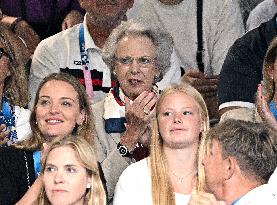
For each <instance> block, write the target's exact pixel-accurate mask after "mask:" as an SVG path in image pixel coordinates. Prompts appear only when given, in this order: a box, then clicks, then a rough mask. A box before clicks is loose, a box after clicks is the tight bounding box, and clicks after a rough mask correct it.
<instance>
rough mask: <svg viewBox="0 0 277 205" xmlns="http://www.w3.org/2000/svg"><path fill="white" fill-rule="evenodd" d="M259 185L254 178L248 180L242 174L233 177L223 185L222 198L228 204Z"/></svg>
mask: <svg viewBox="0 0 277 205" xmlns="http://www.w3.org/2000/svg"><path fill="white" fill-rule="evenodd" d="M260 185H261V183H260V182H258V181H256V180H255V179H253V180H252V179H251V180H248V179H246V178H245V177H244V176H239V177H233V178H232V179H230V180H228V182H226V183H225V184H224V185H223V200H224V201H225V202H226V204H227V205H230V204H232V203H233V202H234V201H236V200H238V199H240V198H241V197H243V196H244V195H245V194H247V193H248V192H250V191H251V190H252V189H254V188H256V187H258V186H260Z"/></svg>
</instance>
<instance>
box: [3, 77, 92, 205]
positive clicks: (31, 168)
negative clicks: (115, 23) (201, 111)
mask: <svg viewBox="0 0 277 205" xmlns="http://www.w3.org/2000/svg"><path fill="white" fill-rule="evenodd" d="M92 120H93V116H92V113H91V109H90V102H89V100H88V97H87V95H86V92H85V90H84V88H83V87H82V86H81V85H80V84H79V82H78V81H77V80H76V79H75V78H74V77H72V76H70V75H68V74H63V73H58V74H57V73H53V74H51V75H49V76H48V77H47V78H45V79H44V81H42V83H41V84H40V86H39V89H38V92H37V95H36V98H35V106H34V108H33V110H32V113H31V116H30V125H31V130H32V133H31V135H30V137H29V138H28V139H26V140H24V141H20V142H17V143H15V144H13V145H12V146H9V147H1V148H0V184H1V188H0V204H1V205H11V204H16V203H17V202H18V204H20V203H22V204H33V202H34V201H35V200H36V199H37V197H38V195H39V192H40V189H41V186H42V177H41V176H40V175H39V174H38V173H39V172H40V159H41V156H42V155H43V153H44V152H45V150H46V149H47V144H49V143H50V142H51V141H52V140H53V139H55V137H57V136H65V135H69V134H73V135H77V136H78V137H80V138H84V139H85V140H87V141H88V142H89V143H90V144H93V143H94V137H95V129H94V127H93V121H92Z"/></svg>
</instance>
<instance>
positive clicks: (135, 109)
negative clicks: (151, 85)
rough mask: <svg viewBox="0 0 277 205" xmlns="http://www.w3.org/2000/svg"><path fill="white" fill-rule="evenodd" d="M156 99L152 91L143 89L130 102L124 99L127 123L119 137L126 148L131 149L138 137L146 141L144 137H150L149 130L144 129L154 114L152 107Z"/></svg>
mask: <svg viewBox="0 0 277 205" xmlns="http://www.w3.org/2000/svg"><path fill="white" fill-rule="evenodd" d="M157 99H158V98H157V96H156V95H155V94H154V93H153V92H147V91H144V92H142V93H141V94H140V95H139V96H138V97H137V98H136V99H135V100H134V101H133V103H132V104H131V103H130V102H129V100H128V99H126V100H125V101H126V105H125V113H126V114H125V118H126V123H127V124H126V131H125V133H124V135H123V136H122V137H121V138H120V143H121V144H123V145H125V146H126V147H127V148H128V149H130V150H132V149H133V148H134V147H135V145H136V144H137V142H138V141H139V140H140V138H142V139H141V140H142V141H145V142H146V141H147V140H146V139H147V138H149V137H150V132H149V131H147V132H146V129H147V127H148V126H149V125H150V120H151V119H152V117H153V115H154V112H155V110H154V109H153V107H154V105H155V104H156V102H157ZM144 134H147V135H144ZM142 136H143V137H142Z"/></svg>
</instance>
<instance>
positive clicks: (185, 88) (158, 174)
mask: <svg viewBox="0 0 277 205" xmlns="http://www.w3.org/2000/svg"><path fill="white" fill-rule="evenodd" d="M172 93H184V94H186V95H188V96H190V97H192V98H193V99H194V100H195V101H196V102H197V106H198V109H199V111H200V115H201V118H202V123H203V131H202V133H201V136H199V137H200V138H203V137H204V136H205V135H204V133H205V132H206V131H207V130H208V129H209V115H208V110H207V107H206V104H205V101H204V99H203V97H202V96H201V94H200V93H199V92H198V91H197V90H196V89H195V88H193V87H192V86H191V85H189V84H187V83H185V82H183V83H181V84H179V85H174V86H172V87H169V88H168V89H166V90H165V91H163V93H162V94H161V96H160V98H159V100H158V102H157V105H156V112H157V113H156V117H155V118H154V120H153V132H152V137H151V146H150V160H149V161H148V164H150V171H151V182H152V202H153V204H155V205H156V204H158V205H175V197H174V194H173V188H172V185H171V182H170V180H169V177H168V166H167V162H166V157H165V154H164V152H163V148H162V147H163V141H162V139H161V137H160V133H159V127H158V122H157V116H158V114H159V111H160V106H161V104H162V102H163V100H164V98H165V97H166V96H168V95H169V94H172ZM199 164H200V163H199ZM198 166H199V165H198ZM200 175H201V177H200ZM198 177H200V178H203V177H204V174H203V170H202V169H200V170H199V171H198ZM198 181H199V182H198V189H202V187H203V185H202V184H201V183H202V181H203V180H201V183H200V180H198Z"/></svg>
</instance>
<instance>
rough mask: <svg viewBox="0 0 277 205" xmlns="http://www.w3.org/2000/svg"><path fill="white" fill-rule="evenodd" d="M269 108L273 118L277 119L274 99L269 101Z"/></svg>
mask: <svg viewBox="0 0 277 205" xmlns="http://www.w3.org/2000/svg"><path fill="white" fill-rule="evenodd" d="M269 110H270V112H271V113H272V114H273V116H274V117H275V119H276V120H277V109H276V105H275V103H274V101H271V102H270V103H269Z"/></svg>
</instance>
